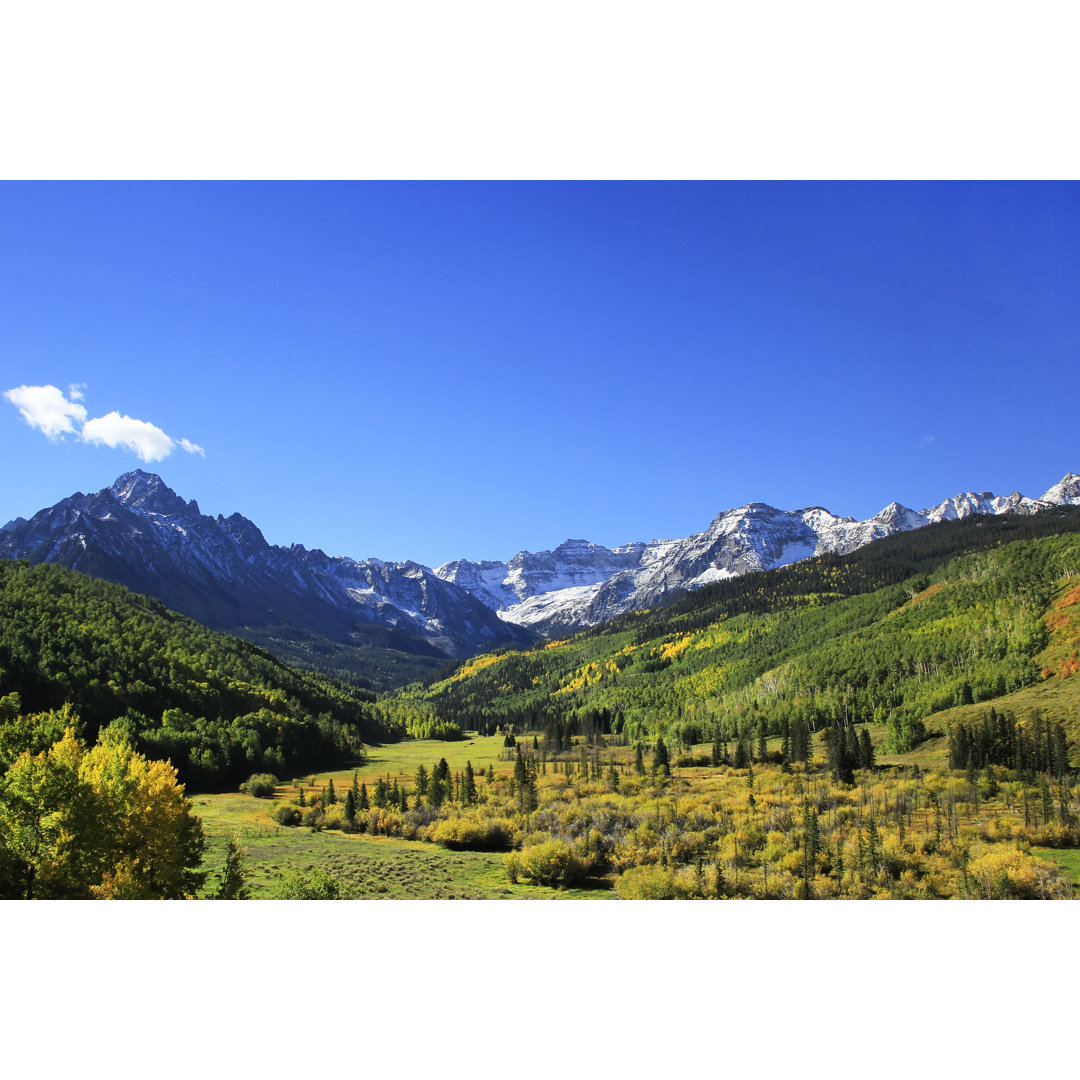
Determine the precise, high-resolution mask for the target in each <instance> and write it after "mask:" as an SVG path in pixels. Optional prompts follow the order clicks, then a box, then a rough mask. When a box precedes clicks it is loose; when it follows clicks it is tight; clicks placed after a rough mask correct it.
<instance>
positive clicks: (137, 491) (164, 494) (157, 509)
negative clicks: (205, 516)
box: [109, 469, 199, 516]
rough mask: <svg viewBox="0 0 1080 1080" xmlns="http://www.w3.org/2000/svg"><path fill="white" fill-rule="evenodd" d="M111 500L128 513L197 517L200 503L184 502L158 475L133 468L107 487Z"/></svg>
mask: <svg viewBox="0 0 1080 1080" xmlns="http://www.w3.org/2000/svg"><path fill="white" fill-rule="evenodd" d="M109 492H110V493H111V494H112V496H113V498H114V499H116V501H117V502H119V503H121V504H122V505H124V506H126V507H128V508H129V509H131V510H141V511H142V512H143V513H149V514H184V515H185V516H186V515H191V514H193V515H198V513H199V504H198V503H197V502H195V500H194V499H192V500H191V502H190V503H188V502H184V500H183V499H181V498H180V496H179V495H177V494H176V492H175V491H173V489H172V488H171V487H169V485H168V484H166V483H165V481H164V480H162V479H161V477H160V476H158V475H157V473H148V472H143V470H142V469H133V470H132V471H131V472H127V473H124V475H123V476H119V477H117V478H116V481H115V482H114V483H113V485H112V486H111V487H110V488H109Z"/></svg>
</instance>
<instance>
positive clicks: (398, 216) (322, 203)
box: [0, 182, 1080, 565]
mask: <svg viewBox="0 0 1080 1080" xmlns="http://www.w3.org/2000/svg"><path fill="white" fill-rule="evenodd" d="M1078 241H1080V186H1078V185H1076V184H1069V183H1047V184H1038V183H1016V184H1010V183H982V184H968V183H860V182H856V183H828V182H826V183H789V182H776V183H764V184H755V183H740V182H720V183H686V184H673V183H634V182H629V183H628V182H620V183H610V184H609V183H599V182H593V183H554V182H542V183H531V184H530V183H486V184H485V183H478V184H465V183H445V184H440V183H427V182H422V183H403V184H395V183H374V182H363V183H355V184H340V183H332V184H309V183H296V184H289V183H251V184H247V183H213V184H190V183H172V184H140V183H126V184H92V183H55V184H35V183H6V184H3V185H2V186H0V373H2V379H0V381H2V384H3V385H2V386H0V392H2V391H9V390H16V389H17V388H19V387H24V386H25V387H44V386H53V387H56V388H57V391H58V392H59V394H60V395H62V397H61V399H60V400H61V402H68V403H70V404H71V406H72V407H71V408H69V410H68V413H67V415H68V420H69V427H70V430H69V431H67V432H63V431H60V430H58V429H57V428H56V427H55V426H54V428H53V438H51V439H50V438H49V437H47V435H46V433H45V432H44V431H43V430H42V429H41V427H40V426H39V427H37V428H35V427H33V426H31V425H30V424H28V423H27V422H26V421H25V419H24V417H23V416H22V414H21V413H20V409H19V408H18V400H24V401H28V402H29V403H30V404H29V405H28V408H29V409H30V412H31V415H33V416H38V417H39V418H40V416H41V415H44V414H43V413H42V412H41V411H40V410H41V409H42V408H44V405H43V400H44V399H43V398H42V396H41V393H40V392H39V393H38V394H37V396H36V397H35V396H33V395H31V396H30V397H28V398H27V397H24V398H23V399H16V400H12V399H10V398H9V400H6V401H5V400H2V399H0V457H2V460H3V462H4V468H3V470H2V472H0V522H3V521H6V520H8V519H9V518H12V517H15V516H16V515H21V516H29V515H30V514H32V513H33V512H35V511H36V510H38V509H40V508H41V507H43V506H47V505H50V504H52V503H54V502H56V501H57V500H59V499H60V498H63V497H64V496H66V495H68V494H70V493H71V492H73V491H76V490H82V491H93V490H97V489H99V488H102V487H105V486H107V485H108V484H109V483H111V482H112V480H113V479H115V477H116V476H117V475H119V474H120V473H122V472H125V471H127V470H128V469H131V468H135V467H141V468H146V469H149V470H152V471H156V472H159V473H160V474H161V475H162V476H163V477H164V478H165V480H166V481H167V482H168V483H169V484H170V486H172V487H173V488H175V489H176V490H177V491H178V492H179V493H180V494H181V495H183V496H184V497H186V498H196V499H198V501H199V504H200V507H201V508H202V510H203V511H204V512H205V513H212V514H217V513H219V512H220V513H225V514H228V513H231V512H233V511H239V512H241V513H243V514H245V515H246V516H248V517H250V518H252V519H253V520H254V521H255V522H256V523H257V524H258V525H260V526H261V527H262V529H263V530H264V532H265V534H266V536H267V538H268V539H269V540H270V541H271V542H274V543H283V544H287V543H292V542H299V543H303V544H305V545H307V546H309V547H322V548H323V549H325V550H326V551H328V552H329V553H331V554H348V555H352V556H355V557H358V558H363V557H367V556H372V555H375V556H379V557H381V558H385V559H406V558H411V559H415V560H417V561H419V562H423V563H426V564H428V565H438V564H439V563H442V562H444V561H446V560H449V559H453V558H459V557H469V558H508V557H510V556H511V555H513V554H514V553H515V552H517V551H518V550H519V549H521V548H528V549H530V550H540V549H543V548H548V547H552V546H554V545H556V544H558V543H559V542H560V541H562V540H563V539H566V538H567V537H584V538H587V539H590V540H595V541H597V542H600V543H604V544H608V545H614V544H618V543H623V542H626V541H629V540H648V539H652V538H655V537H665V536H682V535H686V534H688V533H690V532H694V531H697V530H699V529H702V528H704V527H705V526H706V525H707V524H708V523H709V521H710V520H711V519H712V518H713V517H714V516H715V515H716V514H717V513H718V512H720V511H721V510H723V509H726V508H728V507H731V506H738V505H741V504H742V503H745V502H747V501H751V500H760V501H764V502H769V503H772V504H773V505H776V506H779V507H782V508H787V509H793V508H796V507H801V506H805V505H810V504H815V503H818V504H821V505H824V506H826V507H828V508H829V509H831V510H832V511H834V512H835V513H839V514H847V515H852V516H858V517H863V516H866V515H869V514H872V513H875V512H876V511H877V510H879V509H880V508H881V507H882V506H884V505H885V504H886V503H888V502H889V501H891V500H892V499H899V500H900V501H901V502H903V503H905V504H907V505H909V506H912V507H914V508H921V507H924V506H927V505H930V504H932V503H935V502H937V501H939V500H940V499H942V498H944V497H946V496H948V495H951V494H955V493H956V492H958V491H960V490H971V489H973V490H983V489H990V490H993V491H995V492H998V493H1008V492H1011V491H1012V490H1013V489H1019V490H1020V491H1022V492H1023V493H1024V494H1027V495H1032V496H1035V495H1038V494H1041V493H1042V491H1044V490H1045V489H1046V488H1047V487H1049V486H1050V485H1051V484H1053V483H1055V482H1056V481H1057V480H1059V479H1060V478H1061V476H1062V475H1063V474H1064V473H1065V472H1067V471H1070V470H1071V471H1080V437H1078V434H1077V424H1076V390H1075V387H1076V381H1077V370H1078V368H1080V365H1078V355H1080V333H1078V331H1080V299H1078V298H1080V288H1078V286H1080V280H1078V277H1080V260H1078V254H1080V243H1078ZM72 386H74V387H75V390H74V391H72V390H69V387H72ZM80 394H81V397H79V395H80ZM45 404H47V402H46V403H45ZM54 404H55V403H54ZM63 408H64V406H63V405H61V415H63V411H62V410H63ZM80 409H81V410H84V411H83V412H80ZM34 410H38V411H37V412H35V411H34ZM112 414H116V415H115V416H114V415H112ZM51 415H53V417H54V421H55V416H56V414H55V412H54V413H53V414H51ZM133 421H141V422H142V423H143V424H144V425H153V428H154V429H156V430H157V431H159V432H160V433H161V435H160V436H159V435H156V434H155V433H154V432H153V431H151V430H150V429H149V428H148V427H145V426H143V427H140V426H139V425H137V424H134V423H133ZM60 423H61V424H62V423H63V421H60ZM163 439H164V440H165V441H164V442H163V441H162V440H163ZM182 439H183V440H187V441H188V450H190V451H191V452H186V451H185V449H184V447H183V446H182V445H181V442H180V440H182ZM125 440H126V441H125ZM140 448H141V452H142V453H143V454H144V456H145V455H157V454H160V453H161V452H162V451H163V450H164V449H169V451H170V452H169V453H168V454H167V456H165V457H163V458H159V459H158V460H152V461H145V460H141V459H140V457H139V452H140Z"/></svg>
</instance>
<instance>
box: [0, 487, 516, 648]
mask: <svg viewBox="0 0 1080 1080" xmlns="http://www.w3.org/2000/svg"><path fill="white" fill-rule="evenodd" d="M0 556H2V557H6V558H21V559H28V560H30V561H31V562H56V563H60V564H62V565H64V566H67V567H70V568H71V569H74V570H80V571H82V572H83V573H87V574H90V575H92V576H94V577H101V578H106V579H108V580H109V581H115V582H118V583H119V584H122V585H126V586H127V587H128V588H130V589H133V590H135V591H137V592H142V593H147V594H149V595H151V596H154V597H156V598H157V599H159V600H160V601H161V602H162V603H164V604H165V605H166V606H167V607H170V608H172V609H174V610H176V611H180V612H182V613H183V614H185V615H190V616H191V617H192V618H194V619H197V620H198V621H199V622H202V623H204V624H205V625H207V626H210V627H212V628H214V629H224V630H232V631H234V632H241V633H242V632H243V630H244V629H245V628H251V627H295V628H298V629H302V630H308V631H311V632H314V633H318V634H320V635H322V636H325V637H329V638H331V639H332V640H336V641H343V642H344V641H348V640H349V638H350V635H351V634H352V633H353V632H354V631H355V630H356V629H357V625H358V624H361V623H362V624H368V625H374V626H377V627H384V628H386V629H387V630H388V631H392V632H393V635H392V637H393V641H392V643H393V645H394V647H397V648H404V649H406V651H422V652H425V653H427V654H429V655H435V656H437V655H439V654H442V655H445V656H451V657H454V656H466V655H471V654H473V653H476V652H478V651H482V650H484V649H489V648H493V647H495V646H498V645H505V644H526V643H528V642H530V641H531V640H532V636H531V635H530V634H529V633H528V632H527V631H522V630H521V629H519V628H518V627H516V626H512V625H510V624H508V623H506V622H504V621H502V620H500V619H499V618H497V616H496V615H495V613H494V611H492V610H491V608H489V607H487V606H486V605H485V604H483V603H482V602H480V601H478V600H476V599H474V598H473V597H472V596H471V595H470V594H469V593H468V592H467V591H465V590H464V589H462V588H459V587H458V586H457V585H454V584H453V583H452V582H447V581H443V580H442V579H440V578H438V577H436V576H435V575H434V574H433V573H432V572H431V571H430V570H428V569H427V568H426V567H423V566H420V565H419V564H418V563H414V562H400V563H397V562H382V561H380V560H378V559H369V560H366V561H364V562H358V561H356V560H354V559H349V558H344V557H342V558H331V557H330V556H328V555H327V554H326V553H325V552H323V551H320V550H318V549H315V550H312V551H309V550H307V549H306V548H304V547H302V546H301V545H299V544H294V545H293V546H292V547H288V548H285V547H275V546H272V545H270V544H268V543H267V542H266V540H265V538H264V537H263V535H262V533H261V532H260V531H259V528H258V527H257V526H256V525H255V524H254V523H253V522H251V521H249V520H248V519H247V518H245V517H242V516H241V515H240V514H233V515H232V516H231V517H228V518H225V517H221V516H218V517H217V518H212V517H208V516H206V515H204V514H202V513H201V512H200V511H199V506H198V503H196V502H195V501H194V500H192V501H191V502H185V501H184V500H183V499H182V498H180V496H178V495H177V494H176V493H175V492H174V491H172V490H171V489H170V488H169V487H168V486H167V485H166V484H165V482H164V481H163V480H162V479H161V477H159V476H155V475H153V474H151V473H146V472H143V471H141V470H136V471H134V472H130V473H126V474H125V475H124V476H121V477H120V478H119V479H118V480H117V481H116V482H115V483H114V484H113V485H112V486H111V487H108V488H105V489H104V490H103V491H99V492H96V493H95V494H92V495H84V494H82V493H81V492H80V493H76V494H75V495H72V496H71V497H70V498H67V499H64V500H63V501H62V502H60V503H57V505H56V506H53V507H50V508H48V509H47V510H42V511H40V512H39V513H38V514H36V515H35V516H34V517H33V518H32V519H31V520H29V521H25V520H23V519H16V520H15V521H13V522H10V523H9V524H7V525H5V526H4V528H3V529H2V530H0ZM388 643H389V642H388Z"/></svg>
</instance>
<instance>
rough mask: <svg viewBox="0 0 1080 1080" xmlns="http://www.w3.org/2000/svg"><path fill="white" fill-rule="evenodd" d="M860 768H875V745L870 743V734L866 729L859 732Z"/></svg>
mask: <svg viewBox="0 0 1080 1080" xmlns="http://www.w3.org/2000/svg"><path fill="white" fill-rule="evenodd" d="M859 767H860V768H862V769H872V768H873V767H874V744H873V743H872V742H871V741H870V732H869V731H867V730H866V728H865V727H864V728H863V729H862V731H860V732H859Z"/></svg>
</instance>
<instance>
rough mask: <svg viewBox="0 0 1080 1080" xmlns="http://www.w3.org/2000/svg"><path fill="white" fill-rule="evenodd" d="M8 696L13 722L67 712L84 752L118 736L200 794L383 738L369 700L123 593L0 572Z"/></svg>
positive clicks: (23, 567) (45, 575)
mask: <svg viewBox="0 0 1080 1080" xmlns="http://www.w3.org/2000/svg"><path fill="white" fill-rule="evenodd" d="M12 694H17V695H18V703H17V704H18V706H19V711H21V712H22V713H23V714H31V713H38V712H43V711H45V710H50V709H56V708H59V707H60V706H62V705H65V704H67V705H70V706H72V707H73V708H74V709H75V710H76V711H77V712H78V714H79V716H80V717H81V719H82V723H83V730H84V734H85V736H86V737H87V739H88V740H89V741H91V742H92V741H93V740H94V739H95V738H96V737H97V735H98V732H99V731H100V729H102V728H104V727H106V726H107V725H110V724H111V725H117V726H119V727H122V728H124V729H125V730H126V731H127V732H128V733H129V735H130V736H131V737H132V740H133V742H134V744H135V746H136V748H137V749H138V750H140V751H142V752H143V753H145V754H146V755H147V756H148V757H151V758H169V759H171V760H172V763H173V765H175V766H176V767H177V769H178V770H179V773H180V777H181V779H182V780H185V781H187V782H189V783H192V784H194V785H196V786H198V787H202V788H213V787H222V786H227V785H233V784H235V783H236V782H238V781H239V780H241V779H243V778H246V777H247V776H248V775H250V774H251V773H252V772H257V771H269V772H273V773H276V774H278V775H294V774H296V773H298V772H299V771H301V770H306V769H308V768H311V767H313V766H315V765H318V764H323V763H326V762H331V761H342V760H343V759H345V758H346V757H347V756H348V755H350V754H353V753H355V752H356V751H357V750H358V748H359V744H360V741H361V739H362V738H368V739H373V738H376V737H378V736H379V735H380V734H381V733H382V731H381V728H380V727H379V726H378V721H377V720H376V719H375V718H374V716H373V713H372V706H371V702H372V701H373V700H374V695H372V694H370V693H367V692H365V691H362V690H357V689H356V688H354V687H347V686H343V685H342V684H340V683H337V682H334V681H333V680H331V679H328V678H325V677H322V676H319V675H316V674H314V673H309V672H298V671H294V670H292V669H290V668H288V667H286V666H285V665H284V664H282V663H281V662H280V661H279V660H276V659H275V658H274V657H272V656H271V655H270V654H269V653H267V652H265V651H264V650H262V649H260V648H258V647H256V646H254V645H252V644H250V643H248V642H245V641H241V640H239V639H237V638H234V637H230V636H229V635H226V634H221V633H217V632H215V631H211V630H207V629H206V628H204V627H202V626H200V625H199V624H198V623H196V622H194V621H192V620H191V619H188V618H186V617H185V616H182V615H178V614H176V613H175V612H171V611H169V610H167V609H166V608H165V607H164V606H163V605H162V604H160V603H159V602H158V601H156V600H153V599H150V598H149V597H145V596H140V595H138V594H135V593H131V592H129V591H128V590H127V589H125V588H124V587H123V586H119V585H113V584H111V583H109V582H105V581H101V580H98V579H95V578H90V577H86V576H84V575H83V574H80V573H77V572H75V571H71V570H66V569H64V568H63V567H60V566H55V565H49V564H42V565H38V566H31V565H30V564H29V563H26V562H11V561H9V560H0V697H6V696H7V695H12ZM15 704H16V702H15V699H13V698H9V699H8V701H7V707H6V712H7V713H11V712H12V711H15V708H14V707H15Z"/></svg>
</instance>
